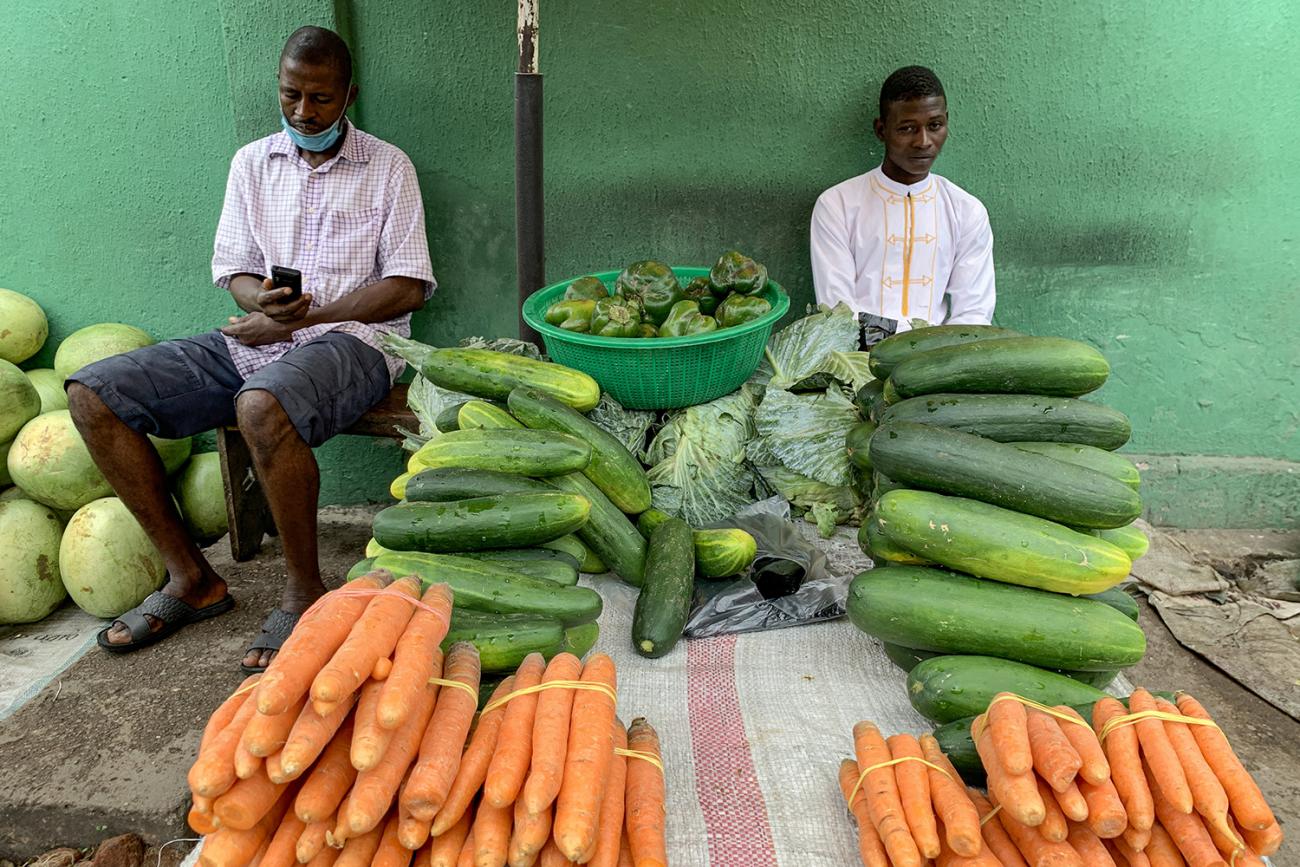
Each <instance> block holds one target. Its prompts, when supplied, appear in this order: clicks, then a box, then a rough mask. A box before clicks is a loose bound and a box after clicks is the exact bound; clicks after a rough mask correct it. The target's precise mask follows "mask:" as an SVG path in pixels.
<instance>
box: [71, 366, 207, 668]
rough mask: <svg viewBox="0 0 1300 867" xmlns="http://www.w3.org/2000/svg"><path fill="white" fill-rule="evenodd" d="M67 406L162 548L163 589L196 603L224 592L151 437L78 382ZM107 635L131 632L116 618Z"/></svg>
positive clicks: (123, 636) (116, 637) (121, 640)
mask: <svg viewBox="0 0 1300 867" xmlns="http://www.w3.org/2000/svg"><path fill="white" fill-rule="evenodd" d="M68 410H69V411H70V412H71V413H72V420H73V422H74V423H75V424H76V426H77V430H78V431H79V432H80V433H81V438H82V439H83V440H85V442H86V448H88V449H89V450H90V456H91V457H92V458H94V460H95V465H96V466H98V467H99V471H100V472H101V473H103V474H104V478H106V479H108V483H109V484H110V485H112V486H113V491H114V493H116V494H117V496H118V498H119V499H121V501H122V502H123V503H124V504H125V505H126V507H127V509H129V510H130V511H131V514H132V515H134V516H135V519H136V520H137V521H139V522H140V526H141V527H142V528H144V532H145V535H147V536H148V537H149V540H150V541H151V542H153V544H154V547H156V548H157V549H158V551H159V553H160V554H162V558H163V562H164V563H165V564H166V565H167V574H168V577H169V580H168V582H167V584H166V585H165V586H164V587H163V588H162V592H164V593H166V594H167V595H169V596H175V597H177V598H179V599H182V600H184V601H185V602H187V603H188V604H190V605H192V606H193V607H195V608H203V607H205V606H207V605H211V604H213V603H214V602H220V601H221V600H222V599H223V598H225V596H226V582H225V581H223V580H222V578H221V576H220V575H218V574H217V573H216V572H215V571H214V570H213V568H212V566H211V565H210V564H209V563H208V561H207V560H206V559H205V558H204V556H203V554H202V553H201V552H200V551H199V548H198V545H196V544H194V540H193V539H191V538H190V535H189V533H188V532H187V531H186V529H185V523H184V521H182V519H181V515H180V513H179V512H178V511H177V510H176V504H175V503H174V502H172V498H171V494H170V493H169V492H168V490H167V474H166V471H165V470H164V469H163V463H162V459H161V458H159V457H158V452H157V450H155V449H154V447H153V444H152V443H150V442H149V439H148V437H146V436H145V435H144V434H141V433H137V432H136V431H134V430H132V429H131V428H129V427H127V426H126V424H125V423H124V422H123V421H122V420H121V419H120V418H118V417H117V414H116V413H114V412H113V411H112V410H111V409H109V408H108V407H107V406H105V405H104V402H103V401H102V400H100V399H99V395H97V394H95V392H93V391H91V390H90V389H89V388H87V387H86V386H84V385H82V384H81V383H79V382H74V383H72V384H71V385H69V386H68ZM146 617H148V620H149V624H150V626H151V627H152V628H153V629H154V630H155V631H157V630H158V629H160V628H161V627H162V622H161V621H159V620H158V619H157V618H155V617H153V616H152V615H146ZM105 639H106V640H107V641H108V642H109V643H110V644H127V643H129V642H130V640H131V633H130V631H129V630H128V629H127V628H126V627H125V626H122V625H121V624H118V625H116V626H114V627H112V628H111V629H110V630H109V631H108V634H107V635H106V636H105Z"/></svg>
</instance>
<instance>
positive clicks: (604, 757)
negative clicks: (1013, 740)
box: [524, 653, 928, 862]
mask: <svg viewBox="0 0 1300 867" xmlns="http://www.w3.org/2000/svg"><path fill="white" fill-rule="evenodd" d="M582 682H583V683H584V684H593V685H600V686H605V687H608V688H609V689H610V690H611V691H614V692H615V693H616V692H617V689H618V675H617V673H616V672H615V670H614V660H612V659H610V658H609V656H608V655H607V654H604V653H594V654H592V655H591V656H590V657H588V658H587V663H586V665H584V666H583V669H582ZM614 709H615V700H614V699H613V698H611V697H610V696H608V695H606V694H605V693H603V692H597V691H596V690H589V689H582V690H576V691H575V693H574V696H573V711H572V714H571V722H570V724H569V743H568V746H567V748H566V749H565V757H564V770H563V777H562V779H561V781H560V791H559V795H558V796H557V797H556V799H555V820H554V828H553V829H552V834H553V836H554V837H555V845H556V846H558V847H559V849H560V851H561V852H563V853H564V854H565V855H566V856H567V857H568V859H569V860H570V861H581V862H586V861H587V859H586V858H584V857H583V855H584V854H585V853H587V852H589V851H592V850H593V849H594V848H595V846H596V839H597V835H598V832H599V827H598V825H599V820H600V802H601V800H602V799H603V798H604V797H605V780H606V779H607V778H608V777H609V763H610V762H611V761H612V760H613V758H614V719H615V717H614ZM524 806H525V807H531V804H530V803H529V801H528V800H527V798H525V799H524ZM927 806H928V801H927Z"/></svg>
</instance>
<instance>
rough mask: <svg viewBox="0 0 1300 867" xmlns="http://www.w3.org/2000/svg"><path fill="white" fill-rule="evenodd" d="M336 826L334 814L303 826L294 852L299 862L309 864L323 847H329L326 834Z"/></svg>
mask: <svg viewBox="0 0 1300 867" xmlns="http://www.w3.org/2000/svg"><path fill="white" fill-rule="evenodd" d="M333 827H334V816H332V815H330V816H326V817H325V818H324V819H321V820H320V821H319V822H308V823H306V824H305V825H304V826H303V829H302V833H301V834H299V835H298V842H297V843H296V844H295V846H294V852H295V854H296V856H297V859H298V863H299V864H307V863H309V862H310V861H312V859H314V858H315V857H316V856H317V855H318V854H320V850H321V849H328V848H330V847H329V846H327V845H325V835H326V834H327V833H328V832H329V831H330V829H332V828H333Z"/></svg>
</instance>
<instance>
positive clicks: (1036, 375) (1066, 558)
mask: <svg viewBox="0 0 1300 867" xmlns="http://www.w3.org/2000/svg"><path fill="white" fill-rule="evenodd" d="M870 364H871V368H872V371H873V373H874V374H875V375H876V376H877V377H878V379H877V380H876V381H875V382H874V383H872V384H871V385H869V386H868V387H867V388H865V389H863V391H862V392H861V393H860V394H859V402H860V403H861V404H862V405H863V408H864V411H865V412H866V413H867V414H868V417H869V418H870V419H871V421H870V422H868V423H866V424H865V425H863V426H859V427H858V428H856V429H855V430H854V431H852V432H850V434H849V438H848V443H847V445H848V448H849V452H850V457H851V459H852V461H853V462H854V464H855V465H856V466H857V467H858V468H859V469H860V470H863V471H864V472H865V471H869V473H870V477H871V497H870V501H871V509H870V512H869V514H868V516H867V517H866V518H865V519H864V520H863V523H862V527H861V530H860V532H859V536H858V538H859V542H860V544H861V546H862V548H863V550H864V551H865V552H866V553H867V554H868V555H870V556H871V557H872V559H873V560H874V561H875V563H876V564H877V567H884V568H876V569H873V570H870V571H868V572H864V573H863V574H861V575H859V576H858V577H857V578H856V579H855V580H854V582H853V585H852V589H851V591H850V596H849V603H848V610H849V616H850V618H851V619H852V620H853V622H854V623H855V624H856V625H857V626H858V627H859V628H860V629H862V630H863V631H864V632H867V633H869V634H871V635H874V636H876V637H877V638H879V639H880V640H881V641H882V642H884V644H885V649H886V652H887V653H888V655H889V657H890V659H892V660H893V661H894V662H895V663H896V664H898V665H899V666H900V667H902V668H904V669H906V670H907V671H908V672H909V674H908V694H909V697H910V699H911V701H912V704H913V706H914V707H915V708H916V709H917V710H918V711H919V712H920V713H921V714H922V715H924V716H926V717H928V718H929V719H932V720H934V721H936V722H940V723H949V722H953V723H954V726H953V730H954V731H958V729H960V725H959V724H958V723H957V722H955V721H958V720H963V719H964V718H966V717H969V716H973V715H974V714H977V713H980V712H982V711H983V710H984V709H985V708H986V707H987V706H988V702H989V700H990V699H991V698H992V697H993V696H994V695H996V694H997V693H998V692H1001V691H1004V690H1009V691H1015V692H1018V693H1020V694H1021V695H1025V696H1027V697H1030V698H1034V699H1036V700H1038V701H1042V702H1045V703H1048V704H1053V705H1056V704H1070V705H1082V704H1088V703H1090V702H1093V701H1095V700H1096V699H1097V698H1099V697H1100V696H1101V695H1102V693H1101V692H1100V690H1101V688H1103V687H1105V686H1106V685H1107V684H1108V683H1109V682H1110V681H1111V680H1112V679H1114V677H1115V675H1116V673H1117V672H1118V670H1120V669H1122V668H1125V667H1127V666H1131V665H1133V664H1135V663H1137V662H1138V661H1139V660H1140V659H1141V658H1142V655H1143V653H1144V652H1145V650H1146V639H1145V636H1144V635H1143V633H1142V630H1141V629H1140V628H1139V627H1138V625H1137V613H1138V612H1137V605H1136V603H1135V602H1134V601H1133V600H1132V598H1131V597H1129V596H1128V595H1127V594H1126V593H1124V592H1122V591H1121V590H1119V589H1117V588H1116V585H1117V584H1119V583H1120V582H1122V581H1123V580H1124V579H1125V578H1127V577H1128V575H1129V570H1130V567H1131V565H1132V561H1133V560H1134V559H1136V558H1137V557H1140V556H1142V554H1144V553H1145V552H1146V548H1147V539H1146V537H1145V536H1144V535H1143V533H1142V532H1141V531H1140V530H1139V529H1138V528H1136V527H1135V526H1133V521H1134V520H1135V519H1136V518H1137V517H1138V515H1139V514H1140V512H1141V510H1142V501H1141V498H1140V497H1139V495H1138V491H1137V488H1138V484H1139V478H1138V472H1137V468H1136V467H1135V466H1134V465H1133V464H1132V463H1131V462H1129V461H1128V460H1126V459H1125V458H1123V457H1121V456H1120V455H1117V454H1115V453H1114V450H1115V449H1117V448H1119V447H1120V446H1122V445H1124V444H1125V443H1126V442H1127V441H1128V438H1129V434H1130V427H1129V422H1128V419H1127V418H1126V417H1125V416H1124V415H1123V414H1122V413H1120V412H1118V411H1116V410H1114V409H1111V408H1108V407H1105V406H1102V405H1100V404H1097V403H1095V402H1090V401H1086V400H1082V399H1080V398H1081V397H1082V396H1083V395H1085V394H1088V393H1089V392H1092V391H1094V390H1096V389H1097V388H1099V387H1101V385H1102V384H1103V383H1104V382H1105V381H1106V378H1107V376H1108V374H1109V372H1110V368H1109V365H1108V364H1107V362H1106V359H1105V358H1104V357H1103V356H1102V355H1101V353H1100V352H1098V351H1097V350H1096V349H1094V348H1092V347H1091V346H1088V345H1087V344H1084V343H1080V342H1078V341H1074V340H1066V339H1062V338H1055V337H1030V336H1025V335H1020V334H1016V333H1014V332H1010V331H1007V330H1005V329H1000V328H994V327H991V326H971V325H952V326H938V327H932V328H923V329H918V330H915V331H909V332H905V333H903V334H899V335H895V336H893V337H890V338H888V339H886V340H884V341H882V342H881V343H880V344H878V345H877V346H876V347H875V348H874V349H873V350H872V353H871V358H870ZM966 721H967V722H968V720H966ZM968 730H969V727H967V731H968Z"/></svg>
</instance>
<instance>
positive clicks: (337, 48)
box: [280, 25, 352, 85]
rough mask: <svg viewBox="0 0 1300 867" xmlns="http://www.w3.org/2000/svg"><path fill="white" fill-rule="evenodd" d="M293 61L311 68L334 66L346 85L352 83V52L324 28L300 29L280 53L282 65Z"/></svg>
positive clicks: (331, 32)
mask: <svg viewBox="0 0 1300 867" xmlns="http://www.w3.org/2000/svg"><path fill="white" fill-rule="evenodd" d="M291 58H292V59H293V60H296V61H298V62H299V63H305V64H309V65H311V66H332V67H334V68H335V69H336V70H338V73H339V77H340V78H342V79H343V83H344V84H345V85H348V84H351V83H352V51H351V50H350V49H349V48H348V44H347V43H346V42H344V41H343V37H342V36H339V35H338V34H337V33H335V32H334V31H333V30H326V29H325V28H324V27H313V26H311V25H308V26H306V27H299V28H298V29H297V30H295V31H293V34H292V35H291V36H290V37H289V41H288V42H285V43H284V50H283V51H281V52H280V63H284V62H285V60H288V59H291Z"/></svg>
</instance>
